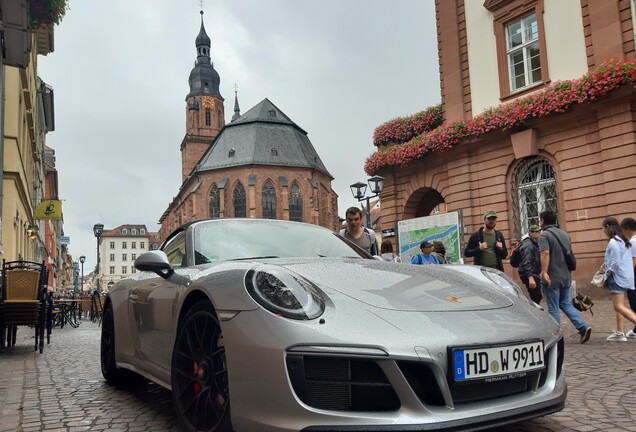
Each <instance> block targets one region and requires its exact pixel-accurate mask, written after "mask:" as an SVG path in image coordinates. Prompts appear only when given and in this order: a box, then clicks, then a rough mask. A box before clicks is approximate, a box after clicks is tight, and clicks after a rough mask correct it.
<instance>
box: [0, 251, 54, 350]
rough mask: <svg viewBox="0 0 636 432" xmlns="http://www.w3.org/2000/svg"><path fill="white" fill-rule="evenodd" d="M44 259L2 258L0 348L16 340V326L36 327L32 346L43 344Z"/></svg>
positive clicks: (40, 346) (42, 346)
mask: <svg viewBox="0 0 636 432" xmlns="http://www.w3.org/2000/svg"><path fill="white" fill-rule="evenodd" d="M46 276H47V270H46V267H45V266H44V262H42V263H37V262H32V261H5V260H3V261H2V289H1V290H0V292H1V294H0V351H4V349H5V347H12V346H14V345H15V343H16V334H17V327H18V326H21V325H23V326H27V325H28V326H33V327H34V328H35V349H36V351H37V349H38V348H39V349H40V352H42V350H43V348H44V328H45V317H46V279H47V278H46Z"/></svg>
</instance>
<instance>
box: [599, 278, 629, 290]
mask: <svg viewBox="0 0 636 432" xmlns="http://www.w3.org/2000/svg"><path fill="white" fill-rule="evenodd" d="M605 286H606V287H607V289H608V290H609V292H610V294H625V292H626V291H627V290H628V289H629V288H623V287H620V286H618V284H617V283H616V282H614V276H613V275H612V276H610V277H608V278H607V279H605Z"/></svg>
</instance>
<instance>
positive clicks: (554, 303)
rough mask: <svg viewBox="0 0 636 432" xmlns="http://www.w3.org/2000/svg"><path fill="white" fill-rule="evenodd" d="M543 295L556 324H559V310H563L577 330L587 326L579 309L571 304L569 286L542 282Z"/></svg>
mask: <svg viewBox="0 0 636 432" xmlns="http://www.w3.org/2000/svg"><path fill="white" fill-rule="evenodd" d="M543 296H544V297H545V301H546V303H547V304H548V311H549V312H550V315H551V316H552V318H553V319H554V320H555V321H556V322H557V324H559V325H560V324H561V312H560V311H563V313H565V315H566V316H567V317H568V318H569V320H570V322H571V323H572V325H573V326H574V327H575V328H576V329H577V330H578V331H583V330H585V329H586V328H588V327H589V326H588V325H587V324H586V322H585V321H584V320H583V318H582V317H581V314H580V313H579V311H578V310H576V309H575V308H574V306H572V299H571V298H570V287H569V286H563V285H557V284H553V285H546V284H544V285H543Z"/></svg>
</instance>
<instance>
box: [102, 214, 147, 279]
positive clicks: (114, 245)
mask: <svg viewBox="0 0 636 432" xmlns="http://www.w3.org/2000/svg"><path fill="white" fill-rule="evenodd" d="M154 234H156V233H150V232H148V230H147V229H146V226H145V225H133V224H126V225H120V226H118V227H117V228H113V229H111V230H104V232H103V233H102V235H101V237H100V238H99V242H100V251H101V252H100V253H101V258H100V262H99V275H100V276H99V277H100V281H99V285H100V288H101V289H102V290H106V291H107V290H109V289H110V287H111V286H112V285H113V284H114V283H115V282H117V281H119V280H120V279H123V278H125V277H128V276H130V275H131V274H134V273H137V269H136V268H135V260H136V259H137V257H138V256H139V255H141V254H142V253H144V252H147V251H149V250H152V249H157V247H156V242H155V241H153V236H154Z"/></svg>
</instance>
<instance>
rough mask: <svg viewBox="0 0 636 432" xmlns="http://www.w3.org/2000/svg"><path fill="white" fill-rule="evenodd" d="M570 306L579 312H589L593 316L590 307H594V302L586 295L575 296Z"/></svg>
mask: <svg viewBox="0 0 636 432" xmlns="http://www.w3.org/2000/svg"><path fill="white" fill-rule="evenodd" d="M572 305H573V306H574V307H575V308H576V309H577V310H578V311H580V312H585V311H586V310H588V309H589V310H590V313H591V314H592V315H594V312H593V311H592V306H594V302H593V301H592V299H591V298H590V297H589V296H588V295H587V294H586V295H585V296H582V295H581V294H577V295H576V297H574V298H573V299H572Z"/></svg>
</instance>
